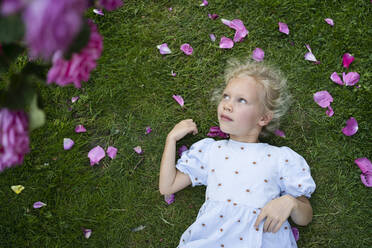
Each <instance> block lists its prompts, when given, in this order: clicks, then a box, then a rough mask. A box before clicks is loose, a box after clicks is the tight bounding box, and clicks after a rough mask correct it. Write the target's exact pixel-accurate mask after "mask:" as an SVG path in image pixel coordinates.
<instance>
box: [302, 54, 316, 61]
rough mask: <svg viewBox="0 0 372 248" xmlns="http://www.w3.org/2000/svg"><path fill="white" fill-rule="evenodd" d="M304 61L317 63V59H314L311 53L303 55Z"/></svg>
mask: <svg viewBox="0 0 372 248" xmlns="http://www.w3.org/2000/svg"><path fill="white" fill-rule="evenodd" d="M305 60H309V61H313V62H317V59H316V58H315V56H314V54H313V53H312V52H308V53H306V54H305Z"/></svg>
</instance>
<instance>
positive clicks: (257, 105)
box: [217, 76, 271, 142]
mask: <svg viewBox="0 0 372 248" xmlns="http://www.w3.org/2000/svg"><path fill="white" fill-rule="evenodd" d="M262 93H263V88H262V86H261V85H259V84H258V83H257V82H256V80H255V79H254V78H252V77H249V76H246V77H241V78H233V79H231V80H230V81H229V83H228V84H227V86H226V88H225V90H224V91H223V95H222V100H221V102H220V103H219V105H218V109H217V113H218V121H219V123H220V128H221V130H222V131H223V132H225V133H228V134H229V135H230V138H232V139H234V140H237V141H242V142H257V139H258V135H259V134H260V132H261V129H262V127H263V126H265V125H267V124H268V123H269V121H270V120H271V118H270V117H269V116H270V115H265V114H264V106H263V104H262V98H263V95H262Z"/></svg>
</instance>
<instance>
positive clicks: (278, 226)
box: [273, 221, 284, 233]
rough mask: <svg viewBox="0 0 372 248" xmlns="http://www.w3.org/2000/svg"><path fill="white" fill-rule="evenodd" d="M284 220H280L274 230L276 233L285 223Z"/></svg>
mask: <svg viewBox="0 0 372 248" xmlns="http://www.w3.org/2000/svg"><path fill="white" fill-rule="evenodd" d="M283 223H284V222H283V221H279V222H278V223H277V224H276V226H275V229H274V231H273V233H276V232H277V231H279V229H280V227H281V226H282V225H283Z"/></svg>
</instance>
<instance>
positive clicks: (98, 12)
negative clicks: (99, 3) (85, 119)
mask: <svg viewBox="0 0 372 248" xmlns="http://www.w3.org/2000/svg"><path fill="white" fill-rule="evenodd" d="M93 12H94V13H95V14H97V15H101V16H103V15H105V14H103V11H102V10H101V9H93Z"/></svg>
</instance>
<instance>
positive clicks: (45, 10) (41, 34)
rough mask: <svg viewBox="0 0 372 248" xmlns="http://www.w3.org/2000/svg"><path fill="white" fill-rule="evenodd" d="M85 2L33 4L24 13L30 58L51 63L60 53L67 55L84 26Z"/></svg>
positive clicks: (35, 0)
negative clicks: (39, 58)
mask: <svg viewBox="0 0 372 248" xmlns="http://www.w3.org/2000/svg"><path fill="white" fill-rule="evenodd" d="M87 6H88V5H87V1H86V0H63V1H62V0H60V1H54V0H33V1H30V3H29V4H28V5H27V7H26V8H25V10H24V12H23V21H24V23H25V25H26V35H25V38H26V43H27V45H28V47H29V49H30V50H29V55H30V57H31V58H36V57H42V58H43V59H46V60H49V59H50V58H51V56H52V55H53V54H54V53H55V52H56V51H58V50H61V51H62V52H65V51H66V50H67V49H68V48H69V46H70V44H71V42H72V41H73V40H74V38H75V36H76V35H77V34H78V33H79V31H80V29H81V25H82V22H83V13H84V11H85V9H86V8H87Z"/></svg>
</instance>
